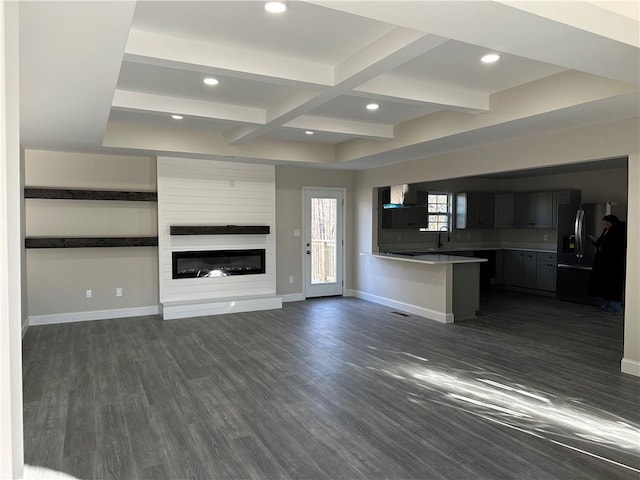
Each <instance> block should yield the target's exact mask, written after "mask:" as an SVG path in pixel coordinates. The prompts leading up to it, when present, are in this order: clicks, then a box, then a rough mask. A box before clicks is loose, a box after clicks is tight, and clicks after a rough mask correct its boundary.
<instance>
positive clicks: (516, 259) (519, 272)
mask: <svg viewBox="0 0 640 480" xmlns="http://www.w3.org/2000/svg"><path fill="white" fill-rule="evenodd" d="M523 272H524V252H523V251H522V250H503V251H502V282H503V284H504V285H512V286H514V287H522V278H523Z"/></svg>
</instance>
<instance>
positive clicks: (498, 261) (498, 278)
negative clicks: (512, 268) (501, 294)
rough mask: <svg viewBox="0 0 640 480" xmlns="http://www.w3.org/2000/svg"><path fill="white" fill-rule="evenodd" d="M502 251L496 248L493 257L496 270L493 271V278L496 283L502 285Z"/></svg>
mask: <svg viewBox="0 0 640 480" xmlns="http://www.w3.org/2000/svg"><path fill="white" fill-rule="evenodd" d="M503 255H504V254H503V251H502V250H496V252H495V257H496V272H495V279H496V285H504V275H503V274H502V271H503V269H504V257H503Z"/></svg>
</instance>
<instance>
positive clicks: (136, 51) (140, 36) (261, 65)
mask: <svg viewBox="0 0 640 480" xmlns="http://www.w3.org/2000/svg"><path fill="white" fill-rule="evenodd" d="M124 60H125V61H128V62H137V63H144V64H148V65H156V66H162V67H168V68H180V69H183V70H190V71H194V72H200V73H211V74H215V73H217V74H224V75H227V76H231V77H236V78H243V79H248V80H252V79H259V80H263V81H264V80H266V81H271V82H272V83H276V84H281V85H291V84H293V85H300V84H312V85H331V84H332V83H333V70H332V68H331V66H329V65H322V64H318V63H312V62H305V61H302V60H296V59H292V58H286V57H282V56H278V55H272V54H268V53H262V52H260V53H257V52H254V51H249V50H242V49H238V48H232V47H227V46H224V45H219V44H211V43H205V42H196V41H192V40H186V39H183V38H175V37H168V36H164V35H157V34H153V33H148V32H142V31H139V30H131V32H130V33H129V40H128V42H127V47H126V49H125V55H124Z"/></svg>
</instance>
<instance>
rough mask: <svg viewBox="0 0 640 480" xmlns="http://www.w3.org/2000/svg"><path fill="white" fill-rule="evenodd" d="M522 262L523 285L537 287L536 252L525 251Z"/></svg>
mask: <svg viewBox="0 0 640 480" xmlns="http://www.w3.org/2000/svg"><path fill="white" fill-rule="evenodd" d="M523 259H524V260H523V262H522V286H523V287H525V288H536V285H537V283H538V277H537V263H538V259H537V257H536V253H535V252H527V251H525V252H523Z"/></svg>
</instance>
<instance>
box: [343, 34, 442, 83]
mask: <svg viewBox="0 0 640 480" xmlns="http://www.w3.org/2000/svg"><path fill="white" fill-rule="evenodd" d="M446 41H447V39H446V38H442V37H437V36H435V35H425V34H424V33H423V32H421V31H417V30H408V29H405V28H396V29H394V30H392V31H391V32H389V33H388V34H386V35H385V36H383V37H382V38H379V39H378V40H376V41H375V42H372V43H370V44H369V45H367V46H366V47H364V48H363V49H361V50H359V51H358V52H356V53H355V54H353V55H351V56H350V57H348V58H346V59H345V60H343V61H342V62H340V63H338V64H337V65H336V66H335V67H334V84H335V85H342V86H343V87H346V88H355V87H357V86H358V85H360V84H362V83H364V82H366V81H369V80H371V79H372V78H375V77H377V76H378V75H381V74H383V73H386V72H388V71H390V70H393V69H394V68H396V67H398V66H400V65H402V64H404V63H406V62H408V61H409V60H412V59H414V58H415V57H417V56H419V55H422V54H423V53H425V52H428V51H429V50H433V49H434V48H435V47H437V46H439V45H442V44H443V43H445V42H446Z"/></svg>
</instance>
